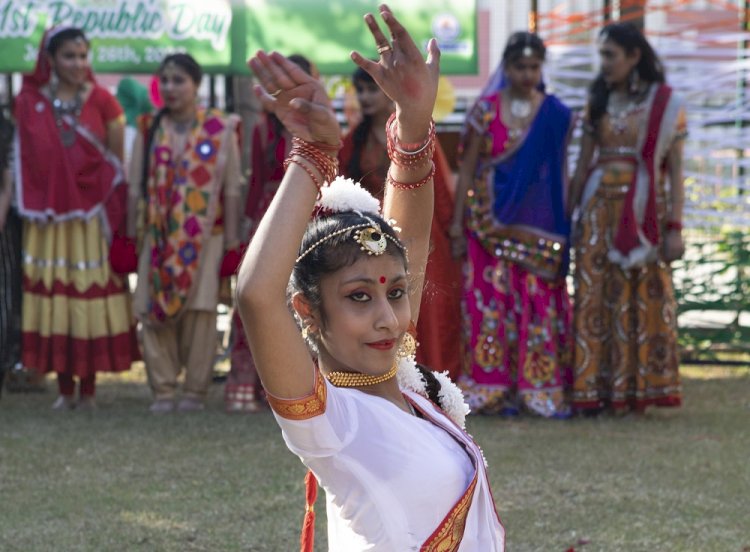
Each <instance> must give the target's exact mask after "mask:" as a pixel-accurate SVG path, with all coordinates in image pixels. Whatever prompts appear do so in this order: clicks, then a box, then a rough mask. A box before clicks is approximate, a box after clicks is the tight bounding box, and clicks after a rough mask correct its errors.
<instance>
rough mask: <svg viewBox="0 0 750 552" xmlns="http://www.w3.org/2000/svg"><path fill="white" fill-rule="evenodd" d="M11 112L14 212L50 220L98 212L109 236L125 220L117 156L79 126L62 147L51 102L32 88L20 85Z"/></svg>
mask: <svg viewBox="0 0 750 552" xmlns="http://www.w3.org/2000/svg"><path fill="white" fill-rule="evenodd" d="M92 94H93V92H92ZM15 117H16V120H17V121H19V124H18V129H17V139H18V146H19V157H18V170H17V179H16V190H17V198H18V209H19V212H20V213H21V214H22V215H23V216H25V217H27V218H32V219H38V220H49V219H51V220H55V221H61V220H69V219H73V218H80V219H89V218H91V217H93V216H95V215H101V216H102V217H103V222H104V230H105V233H106V234H107V237H108V239H111V235H112V233H113V232H115V231H116V230H117V229H119V228H120V226H121V225H122V224H123V223H124V220H125V206H126V197H127V189H126V186H124V185H123V184H125V180H124V175H123V171H122V166H121V165H120V162H119V160H118V159H117V157H116V156H115V155H114V154H113V153H112V152H110V151H108V150H107V149H106V148H105V147H104V145H103V144H101V142H99V141H98V140H97V139H96V137H95V136H93V135H92V134H91V133H90V132H89V131H88V130H87V129H85V128H83V127H81V126H78V127H77V129H76V130H77V134H76V140H75V142H74V143H73V144H72V145H71V146H70V147H67V148H66V147H64V146H63V144H62V142H61V141H60V138H59V131H58V128H57V124H56V123H55V119H54V116H53V110H52V105H51V104H50V102H49V100H48V99H47V98H46V97H45V96H44V95H42V93H41V92H40V91H39V90H38V89H37V88H34V87H31V86H24V87H23V89H22V90H21V93H20V94H19V95H18V97H17V98H16V105H15ZM63 124H66V123H63Z"/></svg>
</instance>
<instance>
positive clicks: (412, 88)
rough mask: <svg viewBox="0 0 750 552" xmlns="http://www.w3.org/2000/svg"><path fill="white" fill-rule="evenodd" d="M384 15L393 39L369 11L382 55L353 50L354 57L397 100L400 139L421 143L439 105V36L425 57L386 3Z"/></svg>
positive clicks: (369, 24)
mask: <svg viewBox="0 0 750 552" xmlns="http://www.w3.org/2000/svg"><path fill="white" fill-rule="evenodd" d="M380 17H382V19H383V21H384V22H385V24H386V25H387V26H388V30H389V31H390V34H391V38H392V40H391V41H389V40H388V39H387V38H386V37H385V35H384V34H383V32H382V31H381V30H380V27H379V26H378V23H377V21H376V20H375V17H374V16H373V15H372V14H371V13H368V14H367V15H365V22H366V23H367V26H368V27H369V29H370V32H371V33H372V36H373V38H374V39H375V45H376V46H377V48H378V53H379V54H380V59H379V60H378V61H377V62H375V61H371V60H369V59H367V58H365V57H363V56H362V54H360V53H359V52H352V54H351V57H352V60H353V61H354V63H356V64H357V65H359V66H360V67H361V68H362V69H364V70H365V71H367V72H368V73H369V74H370V76H371V77H372V78H373V80H374V81H375V82H376V83H377V84H378V86H379V87H380V89H381V90H382V91H383V92H384V93H385V94H386V95H387V96H388V97H389V98H390V99H391V100H392V101H393V102H394V103H395V104H396V116H397V117H398V130H399V139H400V140H401V141H402V142H404V143H417V142H420V141H422V140H424V138H425V136H426V135H427V129H428V126H429V123H430V119H431V117H432V109H433V107H434V105H435V98H436V96H437V86H438V77H439V76H440V50H439V49H438V47H437V42H436V41H435V39H434V38H433V39H430V42H429V44H428V45H427V50H428V55H427V61H425V60H424V59H423V57H422V53H421V52H420V51H419V48H417V45H416V44H415V43H414V40H413V39H412V38H411V36H410V35H409V32H408V31H407V30H406V29H405V28H404V27H403V26H402V25H401V23H399V22H398V20H397V19H396V17H395V16H394V15H393V13H392V12H391V10H390V8H389V7H388V6H386V5H385V4H382V5H381V6H380Z"/></svg>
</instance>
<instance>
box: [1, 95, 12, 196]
mask: <svg viewBox="0 0 750 552" xmlns="http://www.w3.org/2000/svg"><path fill="white" fill-rule="evenodd" d="M12 146H13V123H12V122H11V119H10V117H8V116H6V114H5V108H4V106H0V178H1V177H2V174H1V173H2V171H4V170H5V169H7V168H8V166H9V164H10V159H11V156H10V150H11V147H12ZM0 188H2V184H0Z"/></svg>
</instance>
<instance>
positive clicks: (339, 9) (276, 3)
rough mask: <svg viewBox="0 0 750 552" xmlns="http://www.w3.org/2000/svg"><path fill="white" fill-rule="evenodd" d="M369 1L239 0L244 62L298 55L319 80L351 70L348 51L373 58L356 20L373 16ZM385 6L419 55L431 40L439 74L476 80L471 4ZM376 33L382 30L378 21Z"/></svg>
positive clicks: (416, 0) (430, 1) (454, 0)
mask: <svg viewBox="0 0 750 552" xmlns="http://www.w3.org/2000/svg"><path fill="white" fill-rule="evenodd" d="M380 3H381V2H380V1H375V0H325V1H323V0H245V6H246V7H247V9H246V10H245V14H244V15H245V25H246V29H245V30H246V32H245V33H244V36H245V37H246V40H247V50H246V54H245V57H249V56H250V55H252V54H253V53H254V52H255V51H256V50H259V49H261V50H278V51H280V52H282V53H284V54H287V55H288V54H292V53H300V54H303V55H304V56H306V57H308V58H309V59H310V60H311V61H313V62H315V64H316V65H317V67H318V69H319V70H320V72H321V73H322V74H324V75H336V74H346V75H348V74H349V73H351V72H352V71H353V70H354V67H355V66H354V64H353V62H352V61H351V59H350V58H349V53H350V52H351V51H352V50H357V51H359V52H360V53H361V54H363V55H365V56H369V57H372V58H377V55H378V54H377V51H376V49H375V44H374V42H373V38H372V35H371V34H370V32H369V30H368V29H367V27H366V26H365V23H364V21H363V19H362V16H363V15H364V14H365V13H367V12H371V13H374V14H377V10H378V5H379V4H380ZM388 5H389V6H390V7H391V9H392V10H393V12H394V14H396V17H398V18H399V21H401V22H402V23H403V24H404V26H405V27H407V28H408V29H409V32H410V33H411V35H412V37H413V38H414V41H415V42H416V43H417V45H418V46H419V47H420V49H422V51H425V49H426V45H427V41H428V40H429V39H430V38H431V37H433V36H434V37H435V38H437V40H438V45H439V46H440V50H441V52H442V55H441V61H440V66H441V72H442V73H443V74H448V75H451V74H454V75H455V74H476V73H477V47H476V42H477V39H476V0H392V1H390V2H388ZM376 18H377V19H378V22H379V23H380V25H381V29H383V32H384V33H385V34H386V36H388V29H387V28H386V27H385V25H384V24H383V22H382V20H380V18H379V17H377V15H376Z"/></svg>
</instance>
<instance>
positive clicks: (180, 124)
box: [172, 119, 195, 134]
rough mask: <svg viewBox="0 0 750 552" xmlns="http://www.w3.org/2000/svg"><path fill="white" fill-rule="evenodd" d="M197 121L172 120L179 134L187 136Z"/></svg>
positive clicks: (173, 126)
mask: <svg viewBox="0 0 750 552" xmlns="http://www.w3.org/2000/svg"><path fill="white" fill-rule="evenodd" d="M194 123H195V119H188V120H187V121H175V120H174V119H172V128H174V131H175V132H176V133H177V134H185V133H186V132H187V131H188V130H190V129H191V128H193V124H194Z"/></svg>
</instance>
